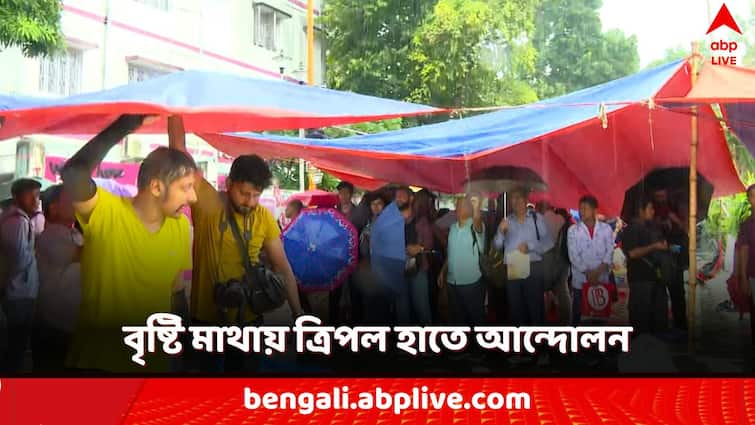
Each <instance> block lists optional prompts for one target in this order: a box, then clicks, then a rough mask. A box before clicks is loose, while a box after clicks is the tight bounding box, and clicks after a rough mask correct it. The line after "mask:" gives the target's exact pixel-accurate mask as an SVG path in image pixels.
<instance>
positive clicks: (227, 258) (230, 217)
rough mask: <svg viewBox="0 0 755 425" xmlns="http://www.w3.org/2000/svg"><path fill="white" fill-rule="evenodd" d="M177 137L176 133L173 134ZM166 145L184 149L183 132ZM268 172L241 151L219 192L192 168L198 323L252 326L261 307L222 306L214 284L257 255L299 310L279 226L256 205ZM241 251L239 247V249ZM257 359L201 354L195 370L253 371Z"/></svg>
mask: <svg viewBox="0 0 755 425" xmlns="http://www.w3.org/2000/svg"><path fill="white" fill-rule="evenodd" d="M175 136H177V137H175ZM171 145H172V146H174V147H175V148H176V149H178V150H179V151H181V152H186V143H185V140H184V138H183V135H182V134H179V135H174V137H172V138H171ZM271 180H272V174H271V172H270V168H269V167H268V165H267V164H266V163H265V161H264V160H263V159H262V158H260V157H259V156H257V155H242V156H239V157H237V158H236V159H235V160H234V161H233V164H232V165H231V171H230V173H229V175H228V179H227V180H226V187H227V191H226V192H223V193H219V192H218V191H217V190H215V188H213V187H212V186H211V185H210V183H209V182H207V180H205V179H204V177H202V176H201V174H199V173H197V175H196V182H197V186H196V187H197V202H196V203H194V204H193V205H192V209H191V215H192V219H193V221H194V247H195V249H194V270H193V273H192V280H193V282H192V291H191V294H192V295H191V309H190V311H191V316H192V319H194V321H195V322H196V323H198V324H205V325H225V324H229V323H232V324H239V322H241V323H243V324H246V325H252V324H259V323H261V322H262V313H265V312H263V311H252V308H251V306H249V305H247V306H246V307H244V306H243V305H242V307H241V308H240V309H239V308H231V307H229V306H227V305H223V303H222V302H221V300H220V298H222V297H219V293H218V289H219V288H220V287H222V286H219V285H226V286H227V284H228V283H230V282H232V281H234V280H235V281H238V282H240V281H242V280H244V279H245V278H246V274H248V273H249V272H250V271H249V268H250V267H251V266H252V265H257V264H259V263H260V254H262V253H263V252H264V253H265V254H266V258H267V259H268V260H269V262H270V264H271V265H272V269H273V270H274V271H275V272H276V273H279V274H280V275H282V277H283V280H284V281H285V292H286V297H287V298H288V304H289V306H290V307H291V311H292V313H293V314H294V315H295V316H298V315H301V314H302V309H301V305H300V303H299V292H298V288H297V283H296V278H295V277H294V273H293V271H292V269H291V265H290V264H289V263H288V259H287V258H286V252H285V251H284V250H283V243H282V242H281V239H280V228H279V227H278V223H277V222H276V221H275V217H273V215H272V213H270V211H269V210H268V209H267V208H265V207H264V206H262V205H260V203H259V199H260V195H262V191H263V190H265V189H266V188H267V187H269V186H270V183H271ZM242 250H243V251H242ZM257 366H258V362H257V359H255V358H254V357H253V356H248V355H245V353H242V352H240V351H238V350H228V351H227V352H226V353H225V355H222V354H221V355H218V356H214V357H212V356H209V357H208V356H204V355H202V356H201V358H200V365H199V367H200V369H201V370H203V371H208V372H220V371H224V370H225V371H246V372H249V371H253V370H254V369H256V368H257Z"/></svg>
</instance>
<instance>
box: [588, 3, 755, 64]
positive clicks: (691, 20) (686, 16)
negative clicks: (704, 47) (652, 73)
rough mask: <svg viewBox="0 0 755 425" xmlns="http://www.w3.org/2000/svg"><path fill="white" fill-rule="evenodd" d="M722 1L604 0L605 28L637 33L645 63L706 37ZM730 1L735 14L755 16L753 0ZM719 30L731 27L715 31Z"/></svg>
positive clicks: (629, 33)
mask: <svg viewBox="0 0 755 425" xmlns="http://www.w3.org/2000/svg"><path fill="white" fill-rule="evenodd" d="M708 4H710V18H708ZM722 4H723V1H721V0H603V8H602V9H601V11H600V16H601V20H602V22H603V29H604V30H606V29H611V28H618V29H621V30H623V31H624V33H625V34H627V35H632V34H634V35H636V36H637V39H638V44H639V46H638V47H639V52H640V63H641V65H642V66H644V65H646V64H648V63H649V62H652V61H654V60H656V59H660V58H662V57H663V54H664V52H665V51H666V49H667V48H669V47H675V46H678V45H683V46H685V47H689V46H690V45H691V42H692V41H694V40H704V39H705V32H706V31H707V30H708V26H710V23H711V21H712V20H713V18H714V17H715V16H716V13H717V12H718V10H719V9H720V7H721V5H722ZM726 5H727V7H728V8H729V10H731V13H732V14H733V15H734V16H735V17H737V16H742V17H746V19H748V20H752V19H753V15H752V13H751V11H750V2H749V0H727V1H726ZM739 25H740V26H742V25H743V23H741V22H740V23H739ZM718 31H728V30H727V29H719V30H717V31H716V32H714V33H713V34H711V35H716V34H717V33H718Z"/></svg>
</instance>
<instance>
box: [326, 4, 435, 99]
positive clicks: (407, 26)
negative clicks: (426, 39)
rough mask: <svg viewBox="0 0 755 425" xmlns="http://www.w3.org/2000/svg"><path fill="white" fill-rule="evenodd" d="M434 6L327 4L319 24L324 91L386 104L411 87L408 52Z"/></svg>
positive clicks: (401, 96)
mask: <svg viewBox="0 0 755 425" xmlns="http://www.w3.org/2000/svg"><path fill="white" fill-rule="evenodd" d="M434 4H435V0H371V1H363V0H328V1H327V2H325V9H324V11H323V16H322V18H321V22H322V24H323V27H324V28H325V31H326V35H327V42H328V56H327V67H328V86H329V87H331V88H334V89H338V90H350V91H355V92H357V93H363V94H369V95H373V96H379V97H384V98H390V99H406V98H408V97H409V95H410V93H411V91H412V90H411V87H410V85H409V82H408V81H407V78H406V75H407V73H408V72H409V67H410V63H409V52H410V49H411V46H412V40H413V39H414V33H415V30H416V28H417V26H418V25H419V24H420V23H421V22H423V21H424V20H425V17H426V16H427V14H428V13H429V12H431V11H432V7H433V5H434Z"/></svg>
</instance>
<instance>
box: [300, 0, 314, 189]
mask: <svg viewBox="0 0 755 425" xmlns="http://www.w3.org/2000/svg"><path fill="white" fill-rule="evenodd" d="M307 84H308V85H310V86H313V85H314V84H315V1H314V0H307ZM304 136H305V134H304V129H300V130H299V137H304ZM299 172H300V175H301V176H304V160H303V159H301V158H299ZM306 187H307V189H308V190H315V189H317V185H316V184H314V182H313V181H312V176H311V173H310V175H309V176H308V178H307V183H306Z"/></svg>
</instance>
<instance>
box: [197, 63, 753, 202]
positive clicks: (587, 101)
mask: <svg viewBox="0 0 755 425" xmlns="http://www.w3.org/2000/svg"><path fill="white" fill-rule="evenodd" d="M689 89H690V77H689V64H688V63H687V62H686V61H677V62H674V63H670V64H667V65H664V66H660V67H657V68H654V69H650V70H646V71H643V72H640V73H638V74H635V75H632V76H628V77H625V78H621V79H618V80H614V81H611V82H608V83H605V84H601V85H599V86H595V87H591V88H587V89H584V90H580V91H577V92H575V93H571V94H568V95H565V96H561V97H558V98H554V99H549V100H546V101H542V102H538V103H534V104H531V105H525V106H523V107H517V108H510V109H504V110H500V111H497V112H492V113H488V114H483V115H478V116H474V117H471V118H464V119H458V120H451V121H447V122H444V123H440V124H434V125H427V126H422V127H415V128H410V129H404V130H399V131H394V132H387V133H381V134H374V135H364V136H355V137H347V138H342V139H325V140H323V139H296V138H286V137H273V136H268V135H260V134H203V135H201V136H202V137H203V138H205V139H206V140H207V141H208V142H209V143H210V144H212V145H213V146H215V147H216V148H217V149H219V150H221V151H224V152H226V153H228V154H230V155H239V154H244V153H258V154H260V155H263V156H266V157H287V156H288V157H302V158H305V159H307V160H310V161H312V162H313V163H314V164H315V165H316V166H318V167H320V168H322V169H324V170H326V171H331V172H334V173H335V174H336V175H337V176H339V175H340V176H348V175H352V176H358V177H360V178H362V179H363V180H366V179H368V178H373V179H376V180H380V181H383V182H385V181H391V182H400V183H406V184H413V185H417V186H422V187H427V188H429V189H432V190H437V191H440V192H447V193H459V192H461V191H463V190H464V184H465V182H466V181H467V180H468V179H469V177H470V176H471V175H473V174H474V173H475V172H477V171H478V170H482V169H485V168H489V167H493V166H505V165H512V166H520V167H527V168H530V169H532V170H533V171H535V172H537V173H538V174H539V175H540V176H541V177H542V178H543V180H544V182H545V183H546V184H547V185H548V187H549V198H550V199H551V200H552V202H553V204H554V205H559V206H575V205H577V203H578V200H579V197H580V196H582V195H584V194H586V193H592V194H594V195H595V196H597V197H598V199H599V201H600V204H601V210H602V211H603V212H604V213H605V214H612V215H615V214H619V213H620V211H621V206H622V202H623V198H624V191H625V190H626V189H627V188H629V187H630V186H632V185H633V184H635V183H636V182H637V181H639V180H640V179H642V178H643V177H644V176H645V175H646V174H647V173H648V172H650V171H652V170H653V169H656V168H663V167H680V166H689V143H690V137H691V123H690V117H689V116H688V115H684V114H678V113H675V112H672V111H670V110H666V109H664V108H655V107H654V105H653V102H648V100H649V99H652V98H655V97H673V96H684V95H686V94H687V92H688V91H689ZM699 113H700V115H701V116H704V117H707V118H712V119H701V120H699V140H700V146H699V150H700V151H699V158H700V159H699V165H698V168H699V170H700V172H701V174H703V175H704V176H705V177H706V178H707V179H708V180H709V181H710V182H711V183H713V184H714V186H715V189H716V194H718V195H724V194H729V193H733V192H736V191H739V190H741V189H742V184H741V182H740V180H739V177H738V176H737V173H736V170H735V169H734V165H733V164H732V161H731V158H730V154H729V151H728V148H727V146H726V141H725V139H724V135H723V131H722V128H721V126H720V125H719V122H718V120H716V119H715V117H714V116H713V111H712V109H710V108H709V107H706V108H701V110H700V112H699Z"/></svg>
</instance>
